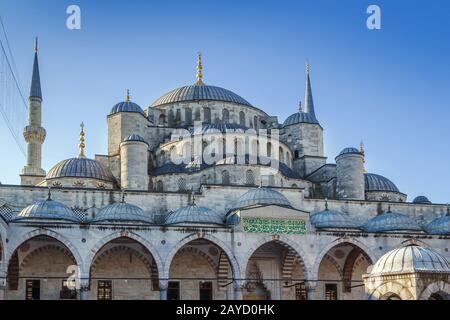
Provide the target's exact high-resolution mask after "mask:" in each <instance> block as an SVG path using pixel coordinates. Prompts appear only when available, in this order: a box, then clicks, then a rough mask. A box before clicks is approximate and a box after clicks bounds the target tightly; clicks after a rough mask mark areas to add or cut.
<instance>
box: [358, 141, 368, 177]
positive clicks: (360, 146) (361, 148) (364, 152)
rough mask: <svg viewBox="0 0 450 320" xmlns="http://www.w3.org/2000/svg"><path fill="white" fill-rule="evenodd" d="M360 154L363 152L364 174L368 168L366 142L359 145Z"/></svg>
mask: <svg viewBox="0 0 450 320" xmlns="http://www.w3.org/2000/svg"><path fill="white" fill-rule="evenodd" d="M359 152H361V154H362V156H363V170H364V173H367V171H366V166H365V163H366V159H365V156H366V151H365V150H364V142H363V141H362V140H361V143H360V144H359Z"/></svg>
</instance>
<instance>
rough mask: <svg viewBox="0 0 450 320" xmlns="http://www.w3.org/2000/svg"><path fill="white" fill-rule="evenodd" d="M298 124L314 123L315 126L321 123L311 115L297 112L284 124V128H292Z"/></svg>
mask: <svg viewBox="0 0 450 320" xmlns="http://www.w3.org/2000/svg"><path fill="white" fill-rule="evenodd" d="M297 123H313V124H319V121H317V119H316V116H315V115H314V114H311V113H306V112H297V113H294V114H292V115H290V116H289V117H288V118H287V119H286V120H285V121H284V123H283V127H286V126H290V125H292V124H297Z"/></svg>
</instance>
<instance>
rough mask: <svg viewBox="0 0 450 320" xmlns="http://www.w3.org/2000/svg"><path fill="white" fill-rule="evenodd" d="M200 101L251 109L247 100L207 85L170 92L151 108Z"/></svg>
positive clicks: (186, 87) (225, 90) (185, 87)
mask: <svg viewBox="0 0 450 320" xmlns="http://www.w3.org/2000/svg"><path fill="white" fill-rule="evenodd" d="M201 100H214V101H224V102H232V103H237V104H243V105H246V106H249V107H253V106H252V105H251V104H250V103H249V102H248V101H247V100H245V99H244V98H242V97H241V96H239V95H237V94H236V93H234V92H232V91H230V90H227V89H224V88H220V87H215V86H208V85H191V86H184V87H181V88H178V89H175V90H172V91H170V92H169V93H166V94H165V95H163V96H162V97H161V98H159V99H158V100H156V101H155V102H154V103H153V104H152V107H158V106H162V105H165V104H169V103H176V102H192V101H201Z"/></svg>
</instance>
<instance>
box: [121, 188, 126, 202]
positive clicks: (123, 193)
mask: <svg viewBox="0 0 450 320" xmlns="http://www.w3.org/2000/svg"><path fill="white" fill-rule="evenodd" d="M120 203H125V190H122V200H121V201H120Z"/></svg>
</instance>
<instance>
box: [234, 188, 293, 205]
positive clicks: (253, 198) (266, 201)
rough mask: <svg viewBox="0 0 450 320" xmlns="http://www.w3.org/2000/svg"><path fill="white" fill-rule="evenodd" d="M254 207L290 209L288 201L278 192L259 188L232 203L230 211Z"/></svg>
mask: <svg viewBox="0 0 450 320" xmlns="http://www.w3.org/2000/svg"><path fill="white" fill-rule="evenodd" d="M256 205H277V206H284V207H292V206H291V203H290V202H289V200H288V199H287V198H286V197H285V196H284V195H282V194H281V193H280V192H278V191H276V190H273V189H271V188H266V187H259V188H253V189H251V190H249V191H247V192H246V193H244V194H243V195H242V196H241V197H239V199H238V200H236V201H235V202H234V203H233V205H232V207H231V209H230V211H231V210H235V209H241V208H246V207H251V206H256Z"/></svg>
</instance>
